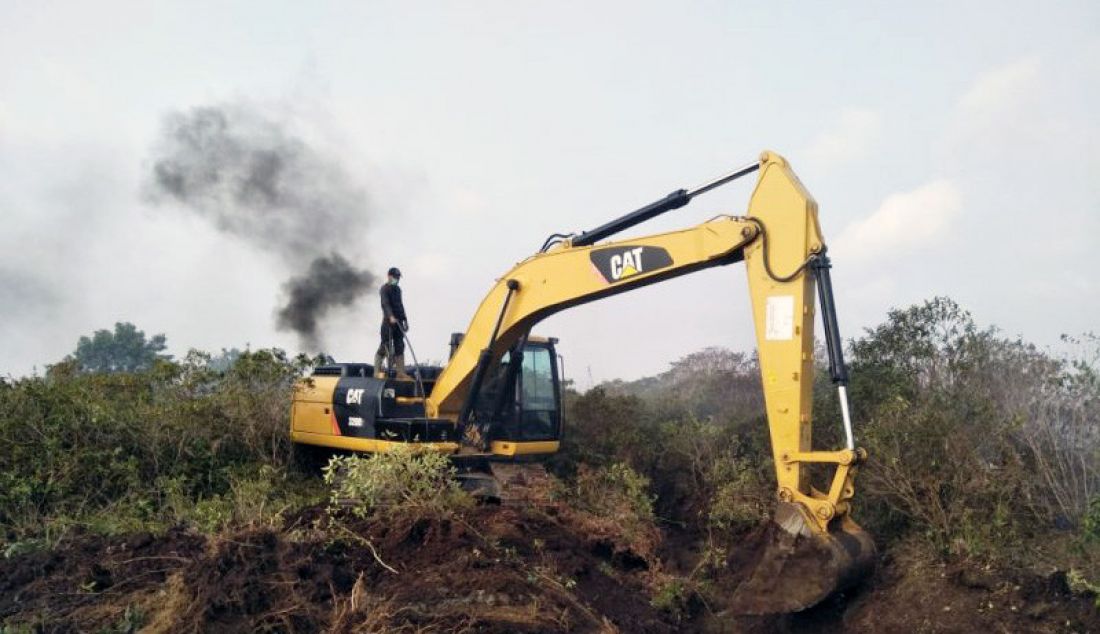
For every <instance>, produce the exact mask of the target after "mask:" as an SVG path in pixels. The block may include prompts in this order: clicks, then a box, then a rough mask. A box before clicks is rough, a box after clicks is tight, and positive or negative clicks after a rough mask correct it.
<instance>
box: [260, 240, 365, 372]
mask: <svg viewBox="0 0 1100 634" xmlns="http://www.w3.org/2000/svg"><path fill="white" fill-rule="evenodd" d="M373 286H374V276H373V275H371V274H370V273H369V272H367V271H358V270H356V269H355V268H354V267H353V266H351V264H349V263H348V261H347V260H345V259H344V258H343V257H342V256H340V255H339V254H337V253H333V254H331V255H329V256H327V257H319V258H317V259H315V260H314V261H313V262H311V263H310V265H309V269H307V270H306V273H305V274H304V275H302V276H299V277H292V278H290V279H289V280H287V281H286V283H285V284H283V291H284V292H285V293H286V296H287V300H286V305H284V306H283V307H282V308H280V309H279V311H278V313H277V321H276V326H277V327H278V328H279V329H280V330H293V331H294V332H296V333H298V336H299V337H300V338H301V340H302V343H303V344H304V345H305V346H306V349H308V350H320V345H321V341H320V337H319V332H318V319H320V318H321V317H322V316H323V315H325V314H326V313H327V312H328V311H329V309H330V308H335V307H337V306H345V307H346V306H351V305H352V304H354V303H355V301H356V300H357V299H359V297H360V296H362V295H363V294H364V293H366V292H367V291H369V290H370V289H371V288H372V287H373Z"/></svg>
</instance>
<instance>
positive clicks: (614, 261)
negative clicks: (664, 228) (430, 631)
mask: <svg viewBox="0 0 1100 634" xmlns="http://www.w3.org/2000/svg"><path fill="white" fill-rule="evenodd" d="M589 258H590V259H591V260H592V266H593V267H595V269H596V272H597V273H599V274H600V277H602V278H603V280H604V281H605V282H607V283H609V284H612V283H615V282H621V281H623V280H628V279H630V278H632V277H634V276H636V275H640V274H642V273H650V272H652V271H655V270H657V269H663V268H665V267H666V266H671V265H672V258H671V257H670V256H669V254H668V251H665V250H664V249H662V248H660V247H641V246H625V247H613V248H610V249H597V250H594V251H592V253H591V254H590V256H589Z"/></svg>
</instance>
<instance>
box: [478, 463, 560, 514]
mask: <svg viewBox="0 0 1100 634" xmlns="http://www.w3.org/2000/svg"><path fill="white" fill-rule="evenodd" d="M493 476H494V478H495V479H496V481H497V482H498V483H499V484H500V503H501V504H502V505H504V506H512V507H532V506H533V507H538V508H546V507H549V506H553V504H554V501H553V499H552V496H551V493H552V491H553V486H554V481H553V479H551V477H550V474H549V473H547V472H546V467H544V466H542V465H541V464H538V463H493Z"/></svg>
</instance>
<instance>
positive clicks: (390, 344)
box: [374, 266, 411, 379]
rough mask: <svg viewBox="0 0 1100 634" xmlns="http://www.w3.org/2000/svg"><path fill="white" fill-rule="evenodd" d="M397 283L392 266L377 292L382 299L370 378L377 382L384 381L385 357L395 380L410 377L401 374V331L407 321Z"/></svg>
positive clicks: (397, 276) (402, 357) (402, 346)
mask: <svg viewBox="0 0 1100 634" xmlns="http://www.w3.org/2000/svg"><path fill="white" fill-rule="evenodd" d="M400 282H401V271H400V270H399V269H398V268H397V267H396V266H394V267H391V268H390V270H389V271H388V272H387V277H386V283H385V284H383V285H382V289H381V290H380V291H379V293H380V294H381V296H382V343H381V344H380V345H379V346H378V352H376V353H375V354H374V376H375V378H379V379H384V378H386V365H385V364H386V360H387V358H388V359H389V364H390V367H391V368H393V369H394V370H395V375H396V377H397V378H399V379H409V378H411V377H410V376H409V375H408V374H407V373H406V372H405V331H406V330H408V329H409V321H408V319H407V318H406V317H405V305H404V304H403V303H402V302H401V287H400V286H398V284H399V283H400Z"/></svg>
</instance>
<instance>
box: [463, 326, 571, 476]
mask: <svg viewBox="0 0 1100 634" xmlns="http://www.w3.org/2000/svg"><path fill="white" fill-rule="evenodd" d="M556 342H557V339H543V338H535V337H528V338H527V340H526V342H523V343H522V345H516V346H513V347H512V349H510V350H508V351H507V352H505V353H504V355H503V356H501V358H500V360H499V361H498V362H497V363H495V364H494V367H493V368H492V370H490V378H489V379H488V380H487V381H486V383H485V386H484V387H483V388H482V398H480V399H479V400H478V406H477V409H478V411H477V418H478V419H479V420H486V421H492V425H491V426H490V429H491V431H490V437H489V441H490V443H491V447H492V449H493V453H494V454H503V455H508V454H510V453H512V450H513V448H517V449H518V450H519V451H520V452H523V453H527V451H524V450H531V449H535V448H536V447H534V446H532V445H531V444H532V443H537V447H545V448H546V449H550V447H549V446H548V445H547V443H556V442H558V441H559V440H560V439H561V430H562V412H561V377H560V375H559V372H558V365H557V363H556V361H557V353H556V351H555V349H554V344H555V343H556ZM554 449H556V446H555V447H554ZM532 453H542V452H541V451H534V452H532Z"/></svg>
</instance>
